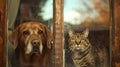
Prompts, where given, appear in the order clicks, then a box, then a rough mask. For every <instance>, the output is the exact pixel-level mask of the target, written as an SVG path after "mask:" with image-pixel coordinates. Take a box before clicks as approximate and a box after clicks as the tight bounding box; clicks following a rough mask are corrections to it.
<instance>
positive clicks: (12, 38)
mask: <svg viewBox="0 0 120 67" xmlns="http://www.w3.org/2000/svg"><path fill="white" fill-rule="evenodd" d="M9 41H10V42H11V43H12V44H13V47H14V49H16V47H17V45H18V28H16V29H15V30H14V31H13V32H11V33H10V35H9Z"/></svg>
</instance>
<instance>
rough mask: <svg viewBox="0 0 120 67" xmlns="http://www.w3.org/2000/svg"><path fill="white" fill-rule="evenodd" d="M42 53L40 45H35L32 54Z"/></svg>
mask: <svg viewBox="0 0 120 67" xmlns="http://www.w3.org/2000/svg"><path fill="white" fill-rule="evenodd" d="M36 53H40V50H39V47H33V49H32V51H31V54H36Z"/></svg>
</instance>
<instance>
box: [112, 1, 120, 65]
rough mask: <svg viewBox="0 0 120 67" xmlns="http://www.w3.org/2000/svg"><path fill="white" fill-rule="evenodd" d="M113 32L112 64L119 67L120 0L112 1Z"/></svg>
mask: <svg viewBox="0 0 120 67" xmlns="http://www.w3.org/2000/svg"><path fill="white" fill-rule="evenodd" d="M113 8H114V9H113V14H114V17H113V20H114V21H113V22H114V25H113V32H114V38H113V39H114V44H113V49H112V50H113V54H112V56H113V58H112V59H113V62H114V63H115V66H114V67H120V0H113Z"/></svg>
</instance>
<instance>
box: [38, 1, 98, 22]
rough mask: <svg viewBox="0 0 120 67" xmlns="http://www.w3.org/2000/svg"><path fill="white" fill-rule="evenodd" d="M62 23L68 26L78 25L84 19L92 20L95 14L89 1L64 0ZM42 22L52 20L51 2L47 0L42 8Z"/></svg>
mask: <svg viewBox="0 0 120 67" xmlns="http://www.w3.org/2000/svg"><path fill="white" fill-rule="evenodd" d="M64 1H65V2H64V21H65V23H69V24H80V23H81V22H83V21H84V20H85V19H86V18H88V17H89V18H92V19H94V18H95V17H97V16H98V15H97V12H96V10H94V5H93V3H92V1H91V0H64ZM39 15H42V18H43V20H49V19H52V18H53V0H48V1H47V2H46V4H45V6H44V7H43V8H42V13H39Z"/></svg>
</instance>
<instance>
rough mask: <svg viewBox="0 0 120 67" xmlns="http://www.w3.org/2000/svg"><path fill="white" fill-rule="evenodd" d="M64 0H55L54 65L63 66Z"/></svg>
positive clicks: (56, 66)
mask: <svg viewBox="0 0 120 67" xmlns="http://www.w3.org/2000/svg"><path fill="white" fill-rule="evenodd" d="M63 1H64V0H53V7H54V11H53V12H54V13H53V18H54V25H53V35H54V55H55V57H54V66H55V67H63V48H64V22H63Z"/></svg>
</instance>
